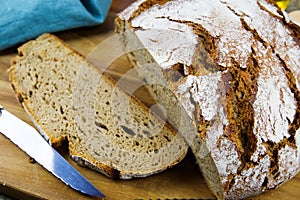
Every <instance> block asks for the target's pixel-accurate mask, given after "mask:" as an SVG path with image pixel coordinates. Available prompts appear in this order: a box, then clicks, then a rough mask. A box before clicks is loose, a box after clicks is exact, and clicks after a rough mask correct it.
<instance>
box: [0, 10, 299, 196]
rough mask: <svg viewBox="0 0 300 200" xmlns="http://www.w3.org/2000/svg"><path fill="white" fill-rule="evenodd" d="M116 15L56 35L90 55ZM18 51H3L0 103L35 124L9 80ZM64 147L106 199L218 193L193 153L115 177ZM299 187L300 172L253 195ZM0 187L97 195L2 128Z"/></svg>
mask: <svg viewBox="0 0 300 200" xmlns="http://www.w3.org/2000/svg"><path fill="white" fill-rule="evenodd" d="M113 18H114V15H110V16H109V18H108V20H107V22H106V23H105V24H103V25H101V26H97V27H92V28H84V29H75V30H71V31H65V32H61V33H57V34H56V35H57V36H58V37H60V38H62V39H64V40H65V41H66V42H67V43H68V44H70V46H71V47H73V48H74V49H76V50H78V51H79V52H80V53H81V54H83V55H85V56H87V55H89V53H90V52H91V51H92V50H93V49H94V48H95V47H96V46H98V45H99V43H101V42H102V41H104V40H105V39H107V38H111V37H112V36H113V34H114V33H113V31H112V30H113ZM109 48H110V47H109V46H106V47H105V49H106V50H107V51H108V52H110V51H111V49H109ZM15 55H16V49H15V48H12V49H10V50H7V51H5V52H0V104H1V105H3V106H4V107H5V108H6V109H7V110H8V111H10V112H12V113H13V114H15V115H16V116H18V117H19V118H21V119H23V120H25V121H26V122H28V123H29V124H31V125H32V123H31V122H30V120H29V118H28V117H27V115H26V113H25V112H24V111H23V109H22V108H21V107H20V105H19V104H18V102H17V101H16V98H15V96H14V93H13V91H12V89H11V86H10V84H9V82H8V73H7V71H6V70H7V69H8V68H9V65H10V59H11V58H12V57H13V56H15ZM100 64H101V63H100ZM111 66H112V67H111V68H110V69H109V71H110V73H111V74H112V75H113V76H114V77H118V76H120V74H121V73H124V72H125V71H126V68H128V66H129V63H128V61H127V60H126V58H124V57H120V58H118V59H116V60H115V61H114V62H113V63H111ZM140 94H141V95H138V94H137V95H138V96H140V97H144V98H143V99H142V101H144V102H146V103H147V101H148V99H147V95H143V91H140ZM149 102H151V101H150V100H149ZM59 152H61V154H62V155H63V156H64V157H65V158H66V159H67V160H68V161H69V162H70V163H71V164H72V165H73V166H74V167H75V168H76V169H78V171H80V172H81V173H82V174H83V175H84V176H85V177H86V178H87V179H88V180H90V181H91V182H92V183H93V184H94V185H95V186H96V187H97V188H99V189H100V190H101V191H102V192H103V193H104V194H105V195H106V196H107V197H106V199H116V200H118V199H158V198H160V199H175V198H177V199H192V198H193V199H214V196H213V195H212V194H211V193H210V191H209V190H208V188H207V186H206V185H205V183H204V180H203V178H202V176H201V173H200V171H199V170H198V168H197V165H196V164H195V160H194V159H193V157H192V156H191V155H188V156H187V157H186V158H185V159H184V160H183V161H182V162H181V163H180V164H179V165H177V166H175V167H174V168H172V169H169V170H167V171H165V172H162V173H160V174H158V175H154V176H150V177H148V178H141V179H134V180H128V181H123V180H111V179H109V178H107V177H105V176H103V175H102V174H100V173H98V172H95V171H92V170H90V169H87V168H83V167H80V166H78V165H76V164H75V163H74V162H73V161H72V160H71V159H69V158H68V156H67V150H66V148H61V149H59ZM299 187H300V174H299V175H298V176H296V177H295V178H293V179H292V180H291V181H289V182H288V183H286V184H284V185H283V186H281V187H280V188H278V189H276V190H273V191H268V192H266V193H263V194H261V195H259V196H256V197H253V198H251V199H256V200H258V199H266V200H268V199H270V200H271V199H272V200H275V199H299V198H300V190H299ZM0 193H4V194H7V195H9V196H12V197H15V198H18V199H66V198H68V199H93V198H91V197H88V196H85V195H82V194H80V193H79V192H76V191H74V190H72V189H71V188H70V187H68V186H66V185H65V184H64V183H62V182H61V181H60V180H58V179H57V178H55V177H54V176H52V175H51V174H50V173H49V172H47V171H46V170H44V169H43V168H42V167H41V166H40V165H39V164H38V163H31V162H30V159H29V157H28V156H27V155H26V154H25V153H24V152H22V151H21V150H20V149H19V148H18V147H17V146H15V145H14V144H13V143H11V142H10V141H9V140H8V139H7V138H6V137H4V136H3V135H2V134H0Z"/></svg>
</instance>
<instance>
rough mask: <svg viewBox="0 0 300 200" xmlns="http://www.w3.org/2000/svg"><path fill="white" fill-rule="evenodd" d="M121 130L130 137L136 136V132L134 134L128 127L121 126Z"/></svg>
mask: <svg viewBox="0 0 300 200" xmlns="http://www.w3.org/2000/svg"><path fill="white" fill-rule="evenodd" d="M121 128H122V129H123V130H124V131H125V132H126V133H127V134H129V135H131V136H135V132H133V131H132V130H131V129H130V128H128V127H126V126H121Z"/></svg>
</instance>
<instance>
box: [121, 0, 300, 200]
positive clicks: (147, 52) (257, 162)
mask: <svg viewBox="0 0 300 200" xmlns="http://www.w3.org/2000/svg"><path fill="white" fill-rule="evenodd" d="M116 31H117V32H118V33H119V34H120V36H121V38H122V39H121V40H122V43H123V46H124V49H125V50H126V52H128V53H127V54H128V57H129V59H130V60H131V61H132V63H133V65H134V66H135V68H136V69H137V71H138V73H139V75H140V76H141V77H142V78H143V79H144V80H145V81H146V83H147V84H148V88H149V90H150V91H151V93H152V95H153V96H154V98H155V99H156V100H157V101H159V103H160V104H161V105H164V107H165V109H166V110H167V114H168V120H169V121H170V123H171V124H172V125H173V126H174V127H175V128H176V129H177V130H178V131H179V132H180V133H181V134H182V135H183V136H184V137H185V139H186V141H187V142H188V144H189V145H190V147H191V149H192V151H193V153H194V155H195V157H196V159H197V162H198V165H199V167H200V169H201V171H202V173H203V175H204V177H205V179H206V182H207V184H208V186H209V187H210V189H211V190H212V192H213V193H214V194H215V195H216V197H217V198H218V199H241V198H246V197H249V196H252V195H256V194H259V193H261V192H263V191H266V190H268V189H274V188H276V187H278V186H279V185H281V184H282V183H284V182H286V181H288V180H290V179H291V178H292V177H294V176H295V175H296V174H297V173H298V172H299V167H300V162H299V161H300V160H299V159H300V155H299V153H300V129H299V125H300V115H299V114H300V107H299V106H300V94H299V87H300V70H299V66H300V43H299V35H300V34H299V32H300V28H299V26H298V25H297V24H296V23H294V22H293V21H292V20H290V19H289V18H288V16H287V15H286V14H285V13H284V12H282V11H281V10H280V9H279V8H278V7H277V6H276V5H275V4H274V3H272V2H271V1H268V0H257V1H256V0H201V1H199V0H160V1H159V0H157V1H154V0H139V1H137V2H135V3H133V4H132V5H131V6H129V7H128V8H127V9H125V10H124V11H123V12H121V13H120V14H119V15H118V18H117V19H116Z"/></svg>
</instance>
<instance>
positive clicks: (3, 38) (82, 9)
mask: <svg viewBox="0 0 300 200" xmlns="http://www.w3.org/2000/svg"><path fill="white" fill-rule="evenodd" d="M110 5H111V0H8V1H1V3H0V50H3V49H5V48H8V47H11V46H13V45H16V44H18V43H20V42H25V41H27V40H29V39H32V38H35V37H37V36H39V35H41V34H42V33H45V32H48V33H50V32H56V31H62V30H67V29H72V28H77V27H82V26H92V25H97V24H101V23H102V22H104V20H105V18H106V15H107V13H108V10H109V7H110Z"/></svg>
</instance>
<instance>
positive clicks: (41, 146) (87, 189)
mask: <svg viewBox="0 0 300 200" xmlns="http://www.w3.org/2000/svg"><path fill="white" fill-rule="evenodd" d="M0 132H1V133H2V134H3V135H5V136H6V137H7V138H8V139H10V140H11V141H12V142H13V143H14V144H16V145H17V146H18V147H19V148H20V149H22V150H23V151H24V152H25V153H27V154H28V155H29V156H30V157H31V158H33V159H34V160H35V161H36V162H38V163H39V164H40V165H42V166H43V167H44V168H45V169H47V170H48V171H49V172H51V173H52V174H53V175H54V176H56V177H57V178H59V179H60V180H61V181H63V182H64V183H65V184H67V185H68V186H70V187H71V188H73V189H75V190H77V191H79V192H81V193H83V194H86V195H89V196H94V197H102V198H103V197H105V196H104V194H102V193H101V192H100V191H99V190H98V189H97V188H96V187H95V186H93V185H92V184H91V183H90V182H89V181H88V180H87V179H86V178H85V177H84V176H82V175H81V174H80V173H79V172H78V171H77V170H76V169H75V168H74V167H72V165H71V164H70V163H68V162H67V161H66V160H65V159H64V158H63V157H62V156H61V155H60V154H59V153H58V152H57V151H56V150H55V149H54V148H52V147H51V146H50V145H49V144H48V143H47V142H46V140H45V139H44V138H43V137H42V136H41V135H40V134H39V133H38V131H37V130H36V129H35V128H33V127H32V126H30V125H29V124H27V123H26V122H24V121H22V120H21V119H19V118H18V117H16V116H14V115H13V114H11V113H10V112H8V111H7V110H5V109H4V108H3V106H1V105H0Z"/></svg>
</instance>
